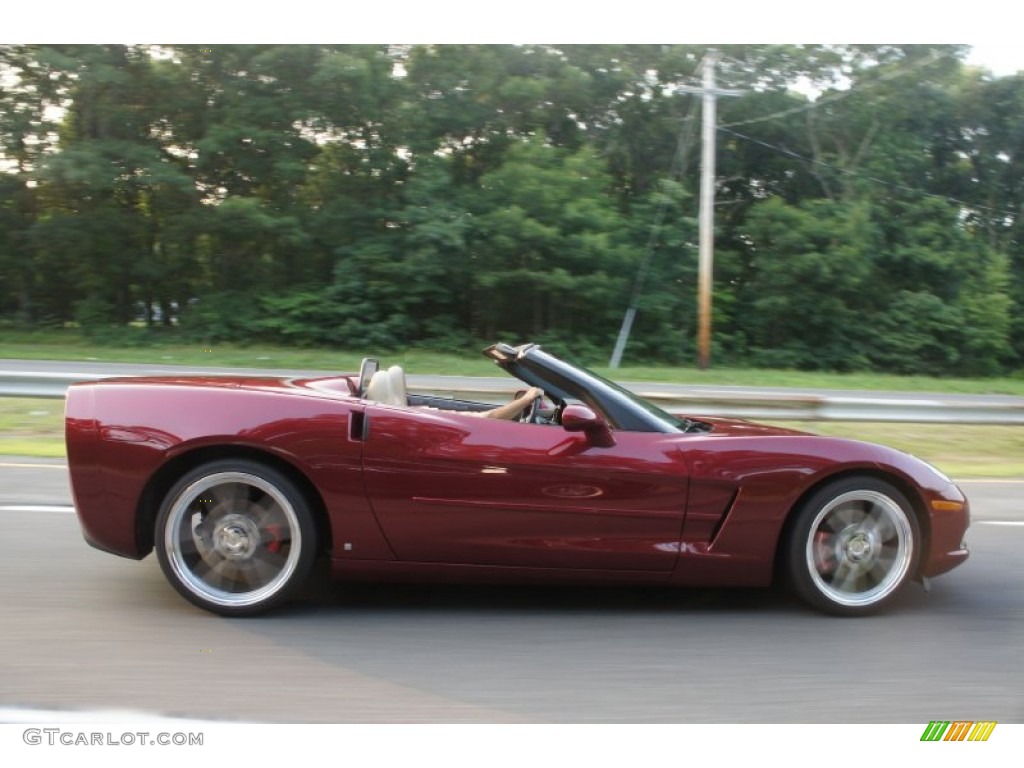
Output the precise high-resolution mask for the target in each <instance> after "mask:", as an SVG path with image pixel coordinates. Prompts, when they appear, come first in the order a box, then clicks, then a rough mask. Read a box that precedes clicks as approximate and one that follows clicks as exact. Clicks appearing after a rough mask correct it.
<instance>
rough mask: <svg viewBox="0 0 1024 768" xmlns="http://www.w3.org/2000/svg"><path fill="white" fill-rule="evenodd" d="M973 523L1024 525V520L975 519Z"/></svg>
mask: <svg viewBox="0 0 1024 768" xmlns="http://www.w3.org/2000/svg"><path fill="white" fill-rule="evenodd" d="M971 524H972V525H975V524H976V525H1021V526H1024V520H975V521H973V522H972V523H971Z"/></svg>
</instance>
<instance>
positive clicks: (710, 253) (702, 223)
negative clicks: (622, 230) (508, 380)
mask: <svg viewBox="0 0 1024 768" xmlns="http://www.w3.org/2000/svg"><path fill="white" fill-rule="evenodd" d="M717 61H718V51H716V50H715V49H714V48H711V49H709V50H708V52H707V53H706V54H705V55H704V61H703V62H702V63H701V67H703V73H704V78H703V82H702V86H701V87H700V88H694V87H691V86H685V85H679V86H676V90H677V91H679V92H681V93H692V94H700V95H701V96H702V110H701V111H702V115H701V121H702V127H701V163H700V213H699V215H698V226H699V229H700V241H699V255H698V278H697V365H698V367H699V368H700V369H701V370H706V369H707V368H708V367H709V366H710V365H711V287H712V275H713V272H714V250H715V136H716V132H715V129H716V122H717V115H716V104H715V99H716V97H718V96H740V95H742V94H743V91H739V90H734V89H729V88H716V87H715V64H716V63H717ZM635 317H636V297H635V296H634V300H633V301H632V303H631V304H630V307H629V309H627V310H626V316H625V317H624V318H623V320H622V328H621V329H620V330H619V337H618V340H617V341H616V342H615V350H614V351H613V352H612V357H611V360H610V361H609V367H611V368H618V367H619V362H620V361H621V360H622V353H623V352H624V350H625V348H626V341H627V339H628V338H629V333H630V330H631V329H632V327H633V320H634V318H635Z"/></svg>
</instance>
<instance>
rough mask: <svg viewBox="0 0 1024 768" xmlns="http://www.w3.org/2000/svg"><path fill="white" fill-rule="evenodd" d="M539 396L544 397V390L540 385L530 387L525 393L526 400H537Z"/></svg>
mask: <svg viewBox="0 0 1024 768" xmlns="http://www.w3.org/2000/svg"><path fill="white" fill-rule="evenodd" d="M538 397H544V390H543V389H541V388H540V387H530V388H529V389H528V390H526V394H525V395H523V399H524V400H536V399H537V398H538Z"/></svg>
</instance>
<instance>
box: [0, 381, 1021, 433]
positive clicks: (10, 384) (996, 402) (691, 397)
mask: <svg viewBox="0 0 1024 768" xmlns="http://www.w3.org/2000/svg"><path fill="white" fill-rule="evenodd" d="M105 377H106V374H86V373H40V372H31V371H25V372H19V371H0V397H42V398H62V397H64V394H65V392H66V391H67V388H68V387H69V386H70V385H71V384H73V383H75V382H79V381H95V380H98V379H101V378H105ZM467 382H470V383H467ZM408 386H409V390H410V391H411V392H417V393H422V394H435V395H442V396H450V397H456V398H460V399H466V400H483V401H484V402H494V401H495V400H497V401H499V402H500V401H501V400H504V399H506V398H507V397H508V396H509V395H510V394H511V393H512V392H513V391H514V390H515V389H516V386H515V383H513V382H512V380H511V379H508V380H505V379H497V378H476V379H467V378H465V377H459V378H456V377H446V376H409V378H408ZM628 386H629V388H630V389H631V390H632V391H634V392H636V393H637V394H638V395H640V396H641V397H644V398H646V399H648V400H650V401H651V402H653V403H656V404H657V405H659V406H660V407H662V408H664V409H665V410H668V411H673V412H678V413H686V414H692V415H696V416H725V417H731V418H746V419H765V420H784V421H790V420H792V421H875V422H893V423H896V422H903V423H911V422H918V423H943V424H994V425H996V424H999V425H1024V398H1005V397H998V398H997V397H986V396H973V397H971V396H963V395H957V396H952V397H948V398H946V397H943V396H941V395H934V396H931V395H928V396H923V395H907V396H906V397H897V396H893V395H881V394H876V393H872V392H863V393H856V394H852V393H849V392H843V393H836V394H831V393H815V394H808V393H803V392H796V391H794V392H786V391H779V390H774V391H751V390H736V391H730V390H728V389H715V390H709V389H708V388H706V387H705V388H688V387H686V386H683V385H679V386H674V385H665V384H643V383H640V384H632V385H628Z"/></svg>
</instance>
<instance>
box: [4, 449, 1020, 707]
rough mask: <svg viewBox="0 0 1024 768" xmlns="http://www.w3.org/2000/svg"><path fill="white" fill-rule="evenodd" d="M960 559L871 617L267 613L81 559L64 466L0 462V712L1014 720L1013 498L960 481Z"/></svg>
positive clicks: (536, 598)
mask: <svg viewBox="0 0 1024 768" xmlns="http://www.w3.org/2000/svg"><path fill="white" fill-rule="evenodd" d="M964 488H965V490H966V491H967V493H968V495H969V496H970V497H971V499H972V501H973V508H974V521H975V522H974V525H973V526H972V528H971V531H970V532H969V539H968V540H969V543H970V545H971V547H972V557H971V559H970V560H969V561H968V562H967V563H966V564H965V565H964V566H963V567H961V568H959V569H957V570H955V571H953V572H951V573H949V574H946V575H945V576H942V577H939V578H938V579H935V580H934V582H933V585H932V591H931V593H928V594H926V593H925V592H924V590H923V589H922V588H921V587H920V586H919V585H916V584H914V585H911V587H910V588H909V589H908V590H907V591H906V592H905V593H904V594H903V595H901V596H900V598H899V601H898V603H897V605H895V606H894V608H893V610H891V611H889V612H888V613H886V614H884V615H881V616H877V617H872V618H867V619H852V620H851V619H836V618H831V617H827V616H823V615H819V614H817V613H814V612H811V611H809V610H807V609H805V608H804V607H803V606H802V605H801V604H799V603H797V602H796V601H795V600H793V599H792V598H790V597H788V596H787V595H786V594H785V593H783V592H780V591H761V590H740V591H726V590H696V591H685V592H682V591H679V592H677V591H669V590H636V589H602V588H588V589H578V588H572V589H569V588H564V589H548V588H543V589H539V588H487V589H483V588H479V589H471V588H454V587H436V586H434V587H424V586H412V587H400V586H388V587H374V586H361V587H354V586H345V585H328V584H325V583H314V585H313V586H312V587H311V588H310V589H308V590H307V591H306V593H305V594H304V595H303V596H302V597H301V599H300V600H298V601H297V602H296V603H295V604H293V605H291V606H288V607H286V608H284V609H281V610H278V611H277V612H275V613H272V614H270V615H268V616H265V617H259V618H252V619H234V620H229V619H223V618H219V617H216V616H213V615H210V614H207V613H204V612H202V611H200V610H198V609H196V608H194V607H192V606H191V605H189V604H187V603H186V602H185V601H183V600H182V599H181V598H180V597H179V596H178V595H177V593H175V592H174V591H173V590H172V589H171V587H170V586H169V585H167V584H166V582H165V581H164V579H163V576H162V575H161V573H160V571H159V568H158V566H157V564H156V561H155V558H153V557H149V558H147V559H146V560H143V561H141V562H134V561H130V560H124V559H121V558H117V557H113V556H111V555H107V554H104V553H102V552H98V551H96V550H94V549H91V548H90V547H88V546H87V545H86V544H85V543H84V542H83V540H82V537H81V534H80V531H79V528H78V524H77V521H76V518H75V517H74V515H73V514H71V513H70V511H69V508H68V505H69V504H70V497H69V494H68V488H67V480H66V471H65V469H64V467H63V464H62V462H60V461H53V462H46V461H43V460H39V459H16V458H12V457H0V520H2V521H3V528H2V530H3V531H4V535H3V537H2V538H0V606H2V609H3V631H2V633H0V659H2V669H0V707H10V706H17V707H38V708H45V709H50V708H88V709H95V708H118V709H130V710H134V711H142V712H147V713H154V714H164V715H172V716H182V717H190V718H206V719H214V720H241V721H257V722H346V723H347V722H389V723H393V722H557V723H565V722H630V723H631V722H680V723H708V722H711V723H713V722H737V723H745V722H769V723H804V722H836V723H927V722H929V721H931V720H937V719H938V720H957V719H966V720H996V721H999V722H1021V721H1024V664H1022V659H1021V656H1022V651H1024V558H1021V556H1020V552H1021V551H1022V549H1024V513H1022V511H1021V508H1020V499H1021V498H1022V497H1024V484H1021V483H1013V482H991V483H990V482H969V483H965V484H964Z"/></svg>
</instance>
